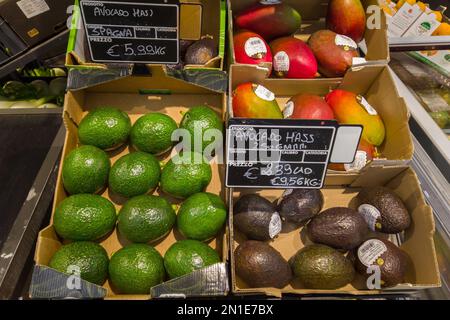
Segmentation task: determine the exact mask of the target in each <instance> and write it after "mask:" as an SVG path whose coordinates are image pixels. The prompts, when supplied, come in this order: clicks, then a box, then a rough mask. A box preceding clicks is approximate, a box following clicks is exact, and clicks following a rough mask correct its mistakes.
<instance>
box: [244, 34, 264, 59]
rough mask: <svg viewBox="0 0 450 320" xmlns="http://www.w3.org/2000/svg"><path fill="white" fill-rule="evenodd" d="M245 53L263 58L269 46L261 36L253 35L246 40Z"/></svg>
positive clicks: (256, 57)
mask: <svg viewBox="0 0 450 320" xmlns="http://www.w3.org/2000/svg"><path fill="white" fill-rule="evenodd" d="M245 53H246V54H247V55H248V56H249V57H251V58H255V59H262V58H264V57H265V56H266V54H267V48H266V45H265V43H264V41H262V40H261V39H260V38H257V37H251V38H248V39H247V41H246V42H245Z"/></svg>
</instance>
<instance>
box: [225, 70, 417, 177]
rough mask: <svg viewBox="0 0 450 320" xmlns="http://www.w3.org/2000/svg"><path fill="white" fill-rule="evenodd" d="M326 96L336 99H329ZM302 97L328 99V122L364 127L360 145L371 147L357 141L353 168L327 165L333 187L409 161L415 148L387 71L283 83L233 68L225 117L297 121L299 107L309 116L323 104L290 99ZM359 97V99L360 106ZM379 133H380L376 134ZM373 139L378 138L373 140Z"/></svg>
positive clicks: (261, 73) (402, 104) (404, 110)
mask: <svg viewBox="0 0 450 320" xmlns="http://www.w3.org/2000/svg"><path fill="white" fill-rule="evenodd" d="M250 84H252V85H250ZM258 86H262V87H263V88H266V89H267V90H269V92H272V94H268V96H270V97H269V99H268V100H271V99H272V101H267V100H264V99H262V98H261V97H260V96H258V95H257V93H258V92H260V91H261V92H262V91H264V90H256V89H257V88H258ZM335 89H339V90H345V92H348V93H346V94H343V92H342V91H333V90H335ZM330 92H334V93H335V94H333V96H327V95H328V94H329V93H330ZM336 93H338V94H336ZM300 94H308V95H315V96H321V97H324V96H325V100H327V99H328V98H329V99H330V100H327V102H328V104H329V106H331V109H332V110H329V108H330V107H329V106H325V108H327V109H328V110H329V113H330V117H329V118H327V119H337V120H338V122H339V123H341V124H362V125H363V127H366V126H367V128H364V129H363V134H362V140H363V139H364V140H365V141H367V142H368V143H367V145H369V148H365V147H363V146H362V142H361V143H360V147H359V148H358V149H359V150H358V152H357V154H356V158H355V162H354V163H352V164H346V165H340V166H336V165H335V166H334V167H332V166H329V170H328V172H327V180H326V181H328V182H334V181H335V179H338V181H340V182H341V183H342V179H348V183H350V182H351V181H352V179H354V177H355V176H357V175H359V174H360V173H361V172H363V171H365V170H368V169H369V168H373V167H385V166H404V165H406V164H408V163H409V162H410V161H411V159H412V155H413V152H414V147H413V144H412V140H411V133H410V131H409V125H408V118H409V114H408V111H407V107H406V104H405V101H404V100H403V98H401V97H399V95H398V93H397V90H396V87H395V83H394V82H393V79H392V77H391V74H390V70H389V68H388V67H385V66H365V67H356V68H352V69H350V70H349V71H348V72H347V74H346V75H345V77H344V78H343V79H342V80H340V79H313V80H311V79H295V80H294V79H291V80H289V81H287V80H284V79H272V78H266V77H265V69H264V68H259V67H257V68H254V67H253V66H249V65H233V66H231V68H230V85H229V95H230V99H229V104H228V114H227V117H228V118H233V117H238V118H264V117H265V118H283V117H285V118H287V117H288V116H289V117H290V118H301V116H300V117H297V116H295V115H299V113H300V115H301V114H302V113H301V112H302V111H301V110H302V108H300V107H305V109H309V110H310V114H313V113H314V112H316V111H319V110H320V109H321V106H320V105H323V103H324V100H322V99H320V98H318V99H319V100H321V101H319V102H317V101H316V100H315V99H313V100H314V101H312V100H309V99H308V101H307V100H304V101H303V102H304V103H303V102H302V101H300V102H299V99H297V100H296V99H295V98H293V97H295V96H298V95H300ZM352 94H354V95H353V96H352ZM346 96H348V97H350V98H347V97H346ZM358 97H361V98H359V99H360V102H358V101H359V100H358ZM234 100H235V101H234ZM289 101H290V102H293V104H294V108H292V105H293V104H292V103H288V102H289ZM275 102H276V103H275ZM366 102H367V103H366ZM271 109H273V113H272V114H269V113H265V112H268V110H271ZM311 110H312V111H311ZM369 111H370V113H372V114H373V115H371V114H370V113H369ZM261 112H263V113H261ZM320 112H321V111H319V113H320ZM321 114H323V113H321ZM375 114H376V115H375ZM366 117H369V118H373V117H375V118H376V117H379V118H378V120H376V122H378V123H379V124H380V122H379V120H380V119H381V122H382V123H381V124H380V126H378V125H375V126H374V123H373V122H372V121H373V119H371V120H368V121H367V122H365V121H364V120H362V119H363V118H366ZM380 132H381V133H384V134H381V135H379V134H378V133H380ZM375 136H377V138H375V139H372V138H374V137H375ZM380 137H381V138H380ZM383 137H384V138H383ZM370 145H371V146H370ZM374 146H376V148H374ZM359 157H360V159H359ZM330 168H331V169H333V170H330Z"/></svg>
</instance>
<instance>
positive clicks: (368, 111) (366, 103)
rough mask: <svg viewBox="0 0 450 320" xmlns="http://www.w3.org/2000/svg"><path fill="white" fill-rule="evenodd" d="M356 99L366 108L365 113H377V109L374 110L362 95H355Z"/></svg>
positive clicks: (373, 114) (374, 114)
mask: <svg viewBox="0 0 450 320" xmlns="http://www.w3.org/2000/svg"><path fill="white" fill-rule="evenodd" d="M356 100H357V101H358V103H359V104H360V105H361V106H362V107H363V108H364V109H366V111H367V113H368V114H370V115H371V116H376V115H377V114H378V112H377V110H375V109H374V108H373V107H372V106H371V105H370V103H369V102H367V100H366V98H364V97H363V96H360V95H358V96H357V97H356Z"/></svg>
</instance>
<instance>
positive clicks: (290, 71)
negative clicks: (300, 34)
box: [270, 37, 317, 79]
mask: <svg viewBox="0 0 450 320" xmlns="http://www.w3.org/2000/svg"><path fill="white" fill-rule="evenodd" d="M270 48H271V50H272V55H273V69H274V73H275V76H277V77H280V78H290V79H310V78H314V77H315V76H316V73H317V61H316V58H315V57H314V54H313V52H312V51H311V49H310V48H309V47H308V45H307V44H306V43H304V42H303V41H302V40H300V39H297V38H294V37H283V38H279V39H276V40H274V41H272V42H271V43H270Z"/></svg>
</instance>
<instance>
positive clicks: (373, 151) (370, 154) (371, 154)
mask: <svg viewBox="0 0 450 320" xmlns="http://www.w3.org/2000/svg"><path fill="white" fill-rule="evenodd" d="M358 151H359V152H358V153H362V154H363V155H364V156H365V158H366V161H365V163H362V164H361V167H360V168H361V169H362V168H363V167H365V166H366V165H367V163H368V162H369V161H372V160H373V159H374V158H378V156H379V154H378V151H377V148H376V147H375V146H374V145H371V144H370V143H368V142H367V141H365V140H364V139H361V140H360V141H359V145H358ZM356 157H358V154H357V155H356ZM355 161H357V159H355ZM354 166H356V167H357V168H356V169H359V168H358V163H352V164H350V166H349V165H345V164H342V163H330V164H329V165H328V169H330V170H335V171H350V170H349V169H350V168H353V167H354Z"/></svg>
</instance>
